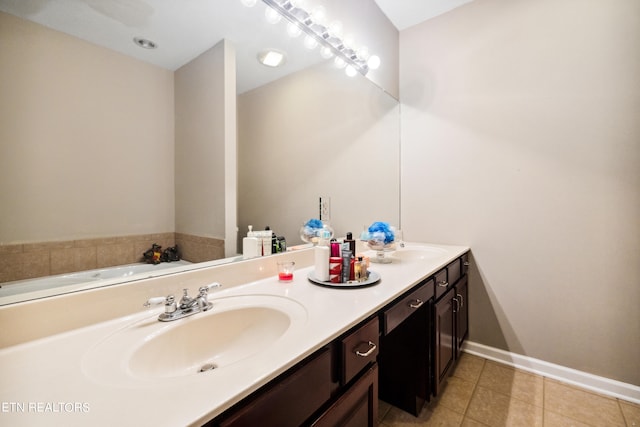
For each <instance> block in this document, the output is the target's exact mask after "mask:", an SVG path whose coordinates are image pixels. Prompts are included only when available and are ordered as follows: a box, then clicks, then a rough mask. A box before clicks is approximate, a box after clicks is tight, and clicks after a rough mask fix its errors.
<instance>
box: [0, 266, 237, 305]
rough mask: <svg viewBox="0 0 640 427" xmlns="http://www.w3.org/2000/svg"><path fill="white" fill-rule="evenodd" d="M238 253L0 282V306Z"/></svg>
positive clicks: (172, 270)
mask: <svg viewBox="0 0 640 427" xmlns="http://www.w3.org/2000/svg"><path fill="white" fill-rule="evenodd" d="M240 260H242V256H237V257H230V258H223V259H219V260H214V261H209V262H206V263H195V264H194V263H191V262H189V261H184V260H180V261H174V262H161V263H159V264H146V263H136V264H128V265H121V266H117V267H110V268H99V269H95V270H86V271H79V272H76V273H69V274H58V275H54V276H46V277H38V278H35V279H25V280H16V281H13V282H5V283H1V284H0V305H5V304H11V303H14V302H18V301H23V300H31V299H38V298H44V297H48V296H51V293H52V292H55V294H56V295H60V294H66V293H69V292H76V291H80V290H83V289H91V288H96V287H100V286H107V285H113V284H116V283H122V282H123V281H134V280H142V279H147V278H150V277H158V276H162V275H165V274H173V273H176V272H178V271H185V270H188V269H190V268H194V269H196V268H203V267H210V266H214V265H220V264H227V263H230V262H235V261H240Z"/></svg>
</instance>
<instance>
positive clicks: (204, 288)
mask: <svg viewBox="0 0 640 427" xmlns="http://www.w3.org/2000/svg"><path fill="white" fill-rule="evenodd" d="M221 287H222V285H221V284H220V283H218V282H213V283H211V284H209V285H206V286H201V287H200V289H198V291H199V292H200V295H206V294H207V292H209V291H210V290H211V289H213V288H221Z"/></svg>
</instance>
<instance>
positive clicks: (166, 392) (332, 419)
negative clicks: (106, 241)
mask: <svg viewBox="0 0 640 427" xmlns="http://www.w3.org/2000/svg"><path fill="white" fill-rule="evenodd" d="M391 257H392V262H391V263H389V264H374V263H372V264H371V267H370V270H372V271H375V272H376V273H378V274H380V276H381V280H380V282H379V283H377V284H375V285H372V286H368V287H362V288H349V289H336V288H328V287H323V286H318V285H315V284H313V283H311V282H310V281H309V280H308V279H307V276H308V275H309V274H311V273H312V271H313V267H312V263H313V252H312V250H302V251H299V252H298V253H286V254H282V255H277V256H273V257H265V258H261V259H254V260H248V261H243V262H239V263H235V264H230V265H223V266H216V267H209V268H205V269H201V270H196V271H190V272H184V273H178V274H172V275H169V276H164V277H158V278H153V279H147V280H141V281H139V282H133V283H128V284H124V285H121V286H116V287H112V288H104V289H95V290H92V291H87V292H80V293H76V294H71V295H68V296H61V297H58V298H57V299H48V300H43V301H33V302H31V303H24V305H22V306H20V305H14V306H9V307H2V308H0V321H1V322H3V325H5V324H8V323H5V322H6V321H7V319H9V318H10V317H11V318H14V317H15V316H19V315H20V314H23V315H24V316H26V315H34V314H35V313H38V312H39V310H45V311H48V312H49V313H50V314H51V310H57V309H60V308H61V307H66V308H67V312H66V313H64V314H62V313H54V314H53V318H55V319H57V320H62V318H65V319H66V320H65V321H61V323H62V324H63V326H61V327H59V328H58V329H57V330H56V329H54V330H53V332H51V329H50V328H47V327H45V326H43V324H41V322H39V321H37V320H36V321H33V323H31V324H29V325H20V326H18V327H17V330H18V331H17V332H16V331H12V332H11V333H10V334H9V336H8V337H5V338H4V339H3V347H4V348H2V349H1V350H0V366H2V371H3V372H2V376H3V380H2V385H1V386H0V401H2V402H10V403H11V405H7V404H5V403H3V413H2V414H0V417H2V420H3V422H4V420H6V422H7V423H9V424H11V425H15V426H19V425H29V426H33V425H47V426H51V425H65V426H71V425H114V424H125V425H131V424H137V425H167V426H177V425H208V426H255V425H265V426H266V425H274V426H275V425H277V426H279V427H280V426H289V425H290V426H297V425H301V424H305V425H316V426H335V425H369V426H372V425H376V424H377V405H378V395H380V397H381V398H382V399H384V400H387V401H389V402H390V403H392V404H394V405H396V406H399V407H401V408H402V409H404V410H406V411H408V412H412V413H416V412H417V411H419V408H420V407H421V406H422V403H423V402H424V401H425V400H428V399H430V398H431V397H432V396H433V395H434V394H437V393H438V392H439V390H440V384H441V383H442V381H443V380H444V379H445V378H446V376H447V375H448V374H449V373H450V372H451V368H452V366H453V364H454V363H455V361H456V359H457V357H458V354H459V351H460V348H461V345H462V342H463V341H464V339H465V337H466V334H467V324H468V298H467V296H466V294H467V286H468V279H467V268H468V248H467V247H462V246H443V245H426V244H406V247H405V248H401V249H398V250H397V251H396V252H394V253H393V254H392V255H391ZM283 259H295V261H296V264H297V267H298V268H297V270H296V271H295V277H294V280H293V281H292V282H291V283H286V284H285V283H280V282H278V280H277V275H276V262H277V261H278V260H283ZM214 281H216V282H220V283H222V285H223V287H222V288H221V289H220V290H212V291H211V292H210V293H209V301H211V302H212V303H213V307H212V309H211V310H209V311H206V312H203V313H199V314H196V315H194V316H190V317H188V318H184V319H180V320H177V321H175V322H159V321H158V320H157V319H158V316H159V314H161V313H162V311H163V309H162V307H157V308H153V309H151V310H144V309H142V307H141V306H142V303H143V302H144V301H145V300H146V299H148V298H150V297H156V296H159V295H160V296H161V295H166V294H168V293H173V294H176V295H179V294H180V293H181V290H182V288H184V287H187V288H189V289H190V291H191V292H194V291H196V290H197V288H198V287H199V286H203V285H207V284H210V283H212V282H214ZM132 301H133V302H135V304H134V303H132ZM78 304H80V305H78ZM87 304H92V306H91V310H87ZM76 311H77V312H76ZM87 311H91V312H93V313H94V315H93V316H82V313H84V312H87ZM87 317H88V319H87ZM3 329H4V328H3ZM22 336H27V337H29V338H28V339H24V338H21V337H22ZM56 402H57V404H58V406H57V407H55V405H53V406H51V405H50V406H51V408H52V411H49V412H47V411H46V405H47V404H55V403H56ZM38 405H40V406H38ZM43 405H44V406H43ZM54 407H55V408H57V409H58V411H57V412H53V409H55V408H54ZM4 409H7V410H4ZM40 409H41V410H40Z"/></svg>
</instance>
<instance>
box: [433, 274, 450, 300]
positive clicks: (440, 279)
mask: <svg viewBox="0 0 640 427" xmlns="http://www.w3.org/2000/svg"><path fill="white" fill-rule="evenodd" d="M433 279H434V280H435V288H436V299H438V298H440V297H441V296H442V295H444V293H445V292H447V289H449V282H448V281H447V270H446V269H442V270H440V271H438V272H437V273H436V275H435V276H434V277H433Z"/></svg>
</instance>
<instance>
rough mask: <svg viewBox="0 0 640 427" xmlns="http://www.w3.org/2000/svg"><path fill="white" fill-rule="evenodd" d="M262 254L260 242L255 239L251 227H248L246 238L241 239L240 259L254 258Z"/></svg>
mask: <svg viewBox="0 0 640 427" xmlns="http://www.w3.org/2000/svg"><path fill="white" fill-rule="evenodd" d="M261 253H262V240H259V239H258V238H257V237H255V231H253V226H252V225H250V226H249V231H248V232H247V237H244V238H243V239H242V257H243V258H244V259H249V258H255V257H257V256H260V254H261Z"/></svg>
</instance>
